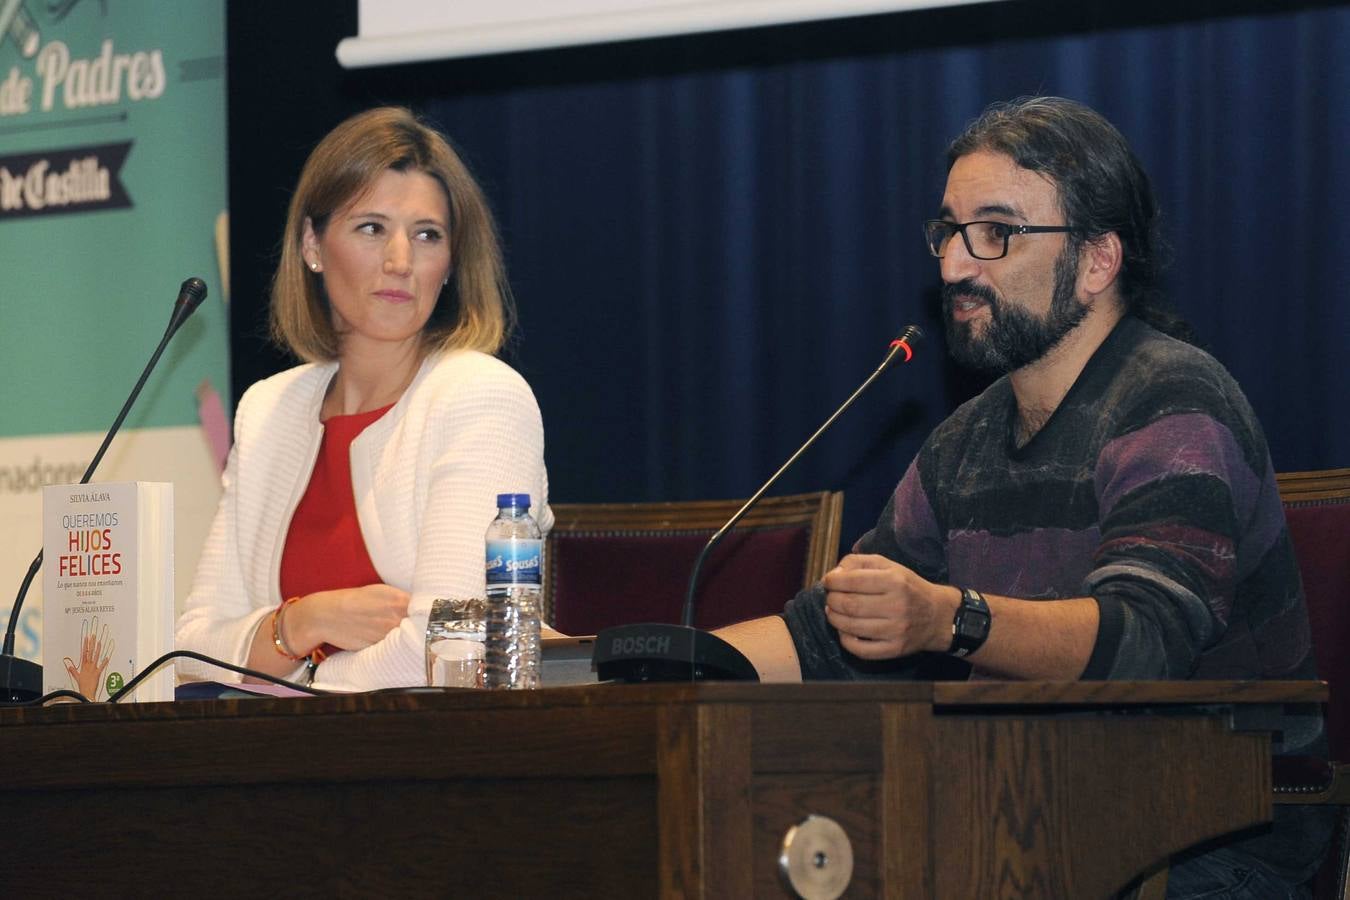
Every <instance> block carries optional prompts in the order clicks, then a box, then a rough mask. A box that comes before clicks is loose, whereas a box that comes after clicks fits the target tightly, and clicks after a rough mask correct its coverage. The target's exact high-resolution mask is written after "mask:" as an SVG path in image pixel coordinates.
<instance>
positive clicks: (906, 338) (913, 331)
mask: <svg viewBox="0 0 1350 900" xmlns="http://www.w3.org/2000/svg"><path fill="white" fill-rule="evenodd" d="M921 340H923V329H922V328H920V327H919V326H918V325H906V326H905V330H904V331H902V332H900V336H899V337H898V338H896V339H895V340H893V341H891V344H893V345H894V344H917V343H918V342H919V341H921Z"/></svg>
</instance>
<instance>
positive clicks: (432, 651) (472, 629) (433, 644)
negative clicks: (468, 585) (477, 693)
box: [426, 597, 487, 688]
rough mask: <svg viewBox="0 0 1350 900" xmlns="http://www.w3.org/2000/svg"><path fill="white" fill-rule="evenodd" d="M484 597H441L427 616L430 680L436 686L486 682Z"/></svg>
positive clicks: (467, 685) (471, 684)
mask: <svg viewBox="0 0 1350 900" xmlns="http://www.w3.org/2000/svg"><path fill="white" fill-rule="evenodd" d="M486 609H487V601H485V600H484V599H483V598H482V597H437V598H436V599H434V600H432V601H431V614H430V615H429V616H428V617H427V645H426V651H427V684H428V685H431V686H432V687H459V688H481V687H482V686H483V639H484V633H483V613H484V612H485V611H486Z"/></svg>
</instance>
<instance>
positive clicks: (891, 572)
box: [822, 554, 961, 659]
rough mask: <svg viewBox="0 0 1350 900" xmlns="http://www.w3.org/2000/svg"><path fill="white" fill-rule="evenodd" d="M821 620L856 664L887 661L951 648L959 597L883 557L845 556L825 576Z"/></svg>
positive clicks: (947, 588)
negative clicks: (825, 621)
mask: <svg viewBox="0 0 1350 900" xmlns="http://www.w3.org/2000/svg"><path fill="white" fill-rule="evenodd" d="M822 584H824V586H825V591H826V594H825V616H826V618H827V619H829V622H830V624H831V625H833V626H834V627H835V628H836V629H838V631H839V642H840V644H841V645H843V648H844V649H845V650H847V651H848V652H849V653H852V654H853V655H854V656H857V657H859V658H861V659H892V658H895V657H898V656H908V655H910V654H911V653H918V652H919V651H921V650H933V651H938V652H945V651H946V650H947V648H948V647H950V646H951V640H952V637H951V635H952V619H953V618H954V617H955V615H956V608H957V606H958V605H959V604H960V600H961V592H960V591H959V590H957V589H956V588H954V587H951V586H949V585H937V584H933V583H932V582H931V581H926V580H925V579H923V578H920V577H919V576H918V575H916V574H915V573H914V572H913V571H912V570H910V569H907V568H905V567H904V566H902V565H900V564H899V563H897V562H893V561H891V560H889V559H887V558H886V557H884V556H875V555H864V554H850V555H848V556H845V557H844V558H843V559H841V560H840V561H839V565H838V566H836V567H835V568H833V569H831V570H830V571H829V572H827V573H826V574H825V578H824V579H823V581H822Z"/></svg>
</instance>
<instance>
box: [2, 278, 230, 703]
mask: <svg viewBox="0 0 1350 900" xmlns="http://www.w3.org/2000/svg"><path fill="white" fill-rule="evenodd" d="M205 299H206V282H204V281H202V280H201V279H200V278H189V279H188V280H187V281H184V282H183V284H182V285H181V286H180V287H179V288H178V297H177V298H176V299H175V300H174V304H173V314H172V315H171V316H170V317H169V325H168V327H167V328H165V329H164V337H162V338H160V340H159V346H158V347H156V348H155V352H154V353H153V354H152V355H151V356H150V362H148V363H146V366H145V369H144V370H143V371H142V372H141V377H140V379H139V380H137V382H136V386H135V387H133V388H132V389H131V394H130V395H129V396H128V397H127V402H126V403H123V404H122V411H121V412H119V413H118V414H117V418H116V419H114V420H113V423H112V427H111V428H109V429H108V433H107V435H106V436H105V437H104V438H103V443H102V444H101V445H100V446H99V448H98V452H97V453H95V454H94V458H93V460H91V461H90V463H89V468H87V469H85V470H84V475H83V477H81V478H80V481H79V483H80V484H85V483H87V482H88V481H89V479H90V478H92V477H93V475H94V470H95V469H97V468H98V464H99V463H100V462H102V461H103V454H105V453H107V452H108V445H110V444H111V443H112V439H113V437H114V436H116V434H117V432H118V430H120V429H121V427H122V422H123V421H124V420H125V419H126V417H127V413H129V412H130V411H131V407H132V404H134V403H135V402H136V398H137V397H139V396H140V395H141V389H142V388H143V387H145V382H146V380H147V379H149V377H150V373H151V372H152V371H154V368H155V364H156V363H158V362H159V358H160V356H162V355H163V353H164V348H165V347H167V346H168V345H169V340H170V339H171V338H172V337H173V336H174V334H176V333H177V332H178V329H179V328H180V327H182V325H183V323H184V322H186V321H187V318H188V316H190V315H192V313H193V312H194V311H195V310H196V309H197V307H199V306H201V305H202V301H203V300H205ZM41 568H42V551H41V550H39V551H38V555H37V556H36V557H35V558H34V559H33V563H32V565H30V566H29V567H28V574H27V575H25V576H24V579H23V583H22V584H21V585H19V594H18V596H17V597H15V598H14V608H13V609H12V610H10V614H9V627H8V628H6V629H5V642H4V646H3V648H0V703H4V702H5V701H6V700H14V699H32V698H30V697H27V696H26V695H27V694H28V693H29V692H30V691H31V690H34V688H33V687H31V682H32V680H33V678H34V677H36V679H37V681H38V685H37V686H36V688H35V690H36V692H37V693H35V694H33V696H34V697H36V696H38V695H40V694H41V693H42V688H41V681H42V667H41V666H39V665H37V664H36V663H33V662H31V661H29V660H26V659H20V658H19V657H17V656H15V655H14V635H15V633H16V632H17V631H18V627H19V612H20V611H21V610H22V609H23V600H24V597H26V596H27V595H28V588H29V587H30V586H31V585H32V583H33V579H34V578H36V577H37V573H38V571H39V570H40V569H41ZM29 667H31V669H30V668H29ZM18 694H24V695H25V696H24V697H22V698H20V697H18V696H16V695H18Z"/></svg>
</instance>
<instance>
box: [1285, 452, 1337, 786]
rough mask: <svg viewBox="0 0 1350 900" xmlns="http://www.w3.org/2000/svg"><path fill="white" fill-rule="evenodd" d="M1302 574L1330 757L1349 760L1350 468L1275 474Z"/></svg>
mask: <svg viewBox="0 0 1350 900" xmlns="http://www.w3.org/2000/svg"><path fill="white" fill-rule="evenodd" d="M1276 480H1277V481H1278V482H1279V486H1280V499H1281V500H1282V501H1284V514H1285V517H1286V519H1287V520H1288V522H1289V535H1290V538H1291V539H1292V540H1293V542H1294V553H1295V554H1296V555H1297V556H1298V568H1299V572H1300V573H1302V575H1303V591H1304V594H1305V595H1306V596H1307V599H1308V619H1309V622H1310V624H1311V625H1312V639H1313V655H1314V656H1315V657H1316V659H1317V677H1319V678H1321V679H1323V680H1324V681H1326V682H1327V684H1328V685H1329V687H1330V689H1331V700H1330V702H1329V703H1328V704H1327V739H1328V741H1329V742H1330V744H1331V758H1332V759H1333V760H1336V761H1338V762H1350V469H1327V470H1324V471H1320V472H1288V473H1284V474H1280V475H1277V476H1276Z"/></svg>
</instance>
